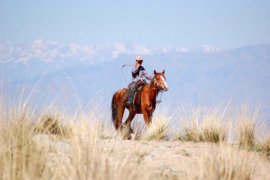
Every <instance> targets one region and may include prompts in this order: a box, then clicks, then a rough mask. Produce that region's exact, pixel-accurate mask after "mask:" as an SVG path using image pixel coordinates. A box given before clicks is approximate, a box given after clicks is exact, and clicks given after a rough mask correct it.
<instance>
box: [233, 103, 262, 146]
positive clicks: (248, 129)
mask: <svg viewBox="0 0 270 180" xmlns="http://www.w3.org/2000/svg"><path fill="white" fill-rule="evenodd" d="M258 115H259V112H258V111H256V112H254V113H253V114H249V112H248V109H247V107H242V108H241V110H240V111H238V115H237V123H238V126H237V127H238V129H237V136H238V144H239V146H240V147H242V148H245V149H248V150H251V149H253V148H254V146H255V141H256V137H255V135H256V126H255V125H256V124H255V123H256V121H257V119H258Z"/></svg>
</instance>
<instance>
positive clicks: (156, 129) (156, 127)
mask: <svg viewBox="0 0 270 180" xmlns="http://www.w3.org/2000/svg"><path fill="white" fill-rule="evenodd" d="M168 129H169V123H168V120H167V119H166V118H164V117H161V118H158V119H157V118H156V119H154V120H153V122H152V124H151V126H150V127H149V128H146V129H145V130H144V131H143V133H142V136H141V140H142V141H153V140H166V139H168Z"/></svg>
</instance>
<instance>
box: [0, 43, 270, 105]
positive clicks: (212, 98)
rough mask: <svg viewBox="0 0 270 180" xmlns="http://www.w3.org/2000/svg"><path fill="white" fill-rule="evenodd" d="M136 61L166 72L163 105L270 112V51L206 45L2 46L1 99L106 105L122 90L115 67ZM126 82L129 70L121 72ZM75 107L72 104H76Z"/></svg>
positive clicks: (263, 47) (265, 47)
mask: <svg viewBox="0 0 270 180" xmlns="http://www.w3.org/2000/svg"><path fill="white" fill-rule="evenodd" d="M138 54H140V55H143V56H144V58H145V61H144V66H145V68H146V69H147V71H148V72H149V74H152V72H153V70H154V69H156V70H157V71H162V70H163V69H165V70H166V76H167V80H168V84H169V86H170V90H169V91H168V92H166V93H164V95H163V101H164V103H166V104H168V105H171V106H175V105H176V106H177V105H181V104H185V103H189V104H201V105H215V104H218V103H224V102H228V101H230V102H231V104H232V105H239V104H242V103H247V104H252V105H255V106H256V105H259V106H260V107H262V108H263V109H270V101H269V99H270V80H269V79H270V45H269V44H262V45H253V46H246V47H242V48H238V49H232V50H221V49H218V48H215V47H211V46H206V45H204V46H200V47H195V48H192V47H165V48H159V49H153V48H148V47H145V46H139V45H126V44H122V43H111V44H103V45H94V46H83V45H78V44H75V43H71V44H62V43H58V42H54V41H43V40H37V41H34V42H33V43H32V44H31V45H28V46H27V45H22V44H12V43H8V42H5V43H1V44H0V62H1V64H2V65H1V66H2V73H1V75H0V80H1V81H2V82H3V83H4V85H3V87H2V90H3V92H4V95H5V96H8V97H11V96H15V97H16V96H17V95H18V94H20V93H21V91H23V92H24V94H25V96H27V95H29V94H31V96H32V97H31V99H32V100H33V101H34V102H35V103H36V102H37V103H40V104H42V103H44V100H46V101H47V102H51V101H59V102H68V104H69V105H72V104H73V103H74V102H75V101H78V100H79V101H80V102H81V103H82V104H83V105H85V104H88V103H89V102H97V101H104V102H105V103H107V104H109V103H110V99H111V96H112V94H113V93H114V91H116V90H117V89H120V88H122V87H125V86H127V84H128V82H125V80H124V77H123V74H122V73H121V67H122V65H123V64H133V63H134V58H135V56H136V55H138ZM123 73H124V76H125V78H128V79H129V80H130V69H129V68H126V69H124V70H123ZM75 104H76V103H75Z"/></svg>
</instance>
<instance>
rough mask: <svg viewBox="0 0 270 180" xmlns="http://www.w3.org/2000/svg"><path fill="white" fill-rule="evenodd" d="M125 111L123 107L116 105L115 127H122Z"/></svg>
mask: <svg viewBox="0 0 270 180" xmlns="http://www.w3.org/2000/svg"><path fill="white" fill-rule="evenodd" d="M124 112H125V107H122V106H118V113H117V116H116V121H115V127H116V129H120V128H122V118H123V115H124Z"/></svg>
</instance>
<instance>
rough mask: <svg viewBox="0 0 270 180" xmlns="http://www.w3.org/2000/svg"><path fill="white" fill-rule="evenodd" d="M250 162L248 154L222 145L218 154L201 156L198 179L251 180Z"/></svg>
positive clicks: (206, 153)
mask: <svg viewBox="0 0 270 180" xmlns="http://www.w3.org/2000/svg"><path fill="white" fill-rule="evenodd" d="M250 160H251V157H250V156H249V155H248V154H247V153H246V152H243V151H239V150H236V149H234V148H232V147H228V146H223V145H220V147H219V149H218V151H217V152H214V153H209V152H205V154H204V155H202V156H201V158H200V160H199V161H198V162H199V165H200V166H199V169H200V171H199V173H198V175H197V176H196V179H228V180H229V179H230V180H238V179H251V175H252V173H253V169H252V167H251V166H250Z"/></svg>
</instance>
